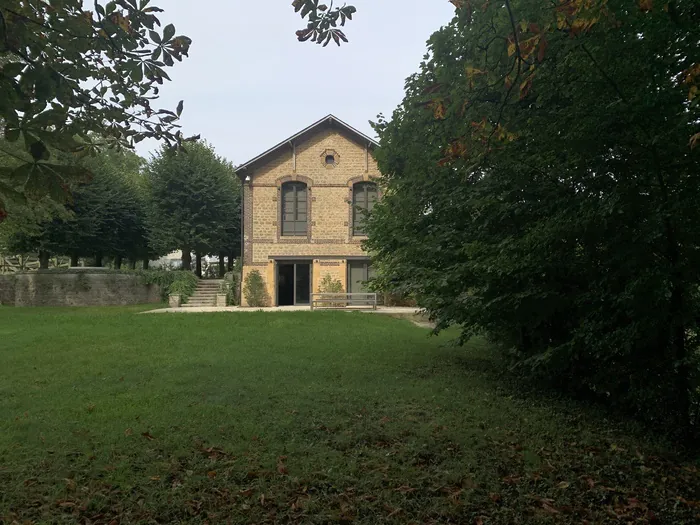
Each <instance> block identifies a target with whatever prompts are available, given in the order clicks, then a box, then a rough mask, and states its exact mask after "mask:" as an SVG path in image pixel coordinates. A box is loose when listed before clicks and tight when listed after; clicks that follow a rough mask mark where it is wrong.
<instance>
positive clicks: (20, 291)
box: [0, 270, 161, 306]
mask: <svg viewBox="0 0 700 525" xmlns="http://www.w3.org/2000/svg"><path fill="white" fill-rule="evenodd" d="M160 302H161V296H160V288H159V287H158V286H156V285H152V284H151V285H148V284H144V283H143V280H142V278H141V277H139V276H137V275H127V274H120V273H107V272H99V271H97V272H95V273H93V272H88V271H82V272H75V273H58V272H52V271H51V270H48V271H44V272H32V273H15V274H10V275H0V304H1V305H5V306H125V305H132V304H150V303H160Z"/></svg>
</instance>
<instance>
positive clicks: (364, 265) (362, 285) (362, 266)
mask: <svg viewBox="0 0 700 525" xmlns="http://www.w3.org/2000/svg"><path fill="white" fill-rule="evenodd" d="M374 275H375V274H374V269H373V268H372V263H371V262H370V261H368V260H366V261H348V292H350V293H366V292H367V291H368V290H367V281H369V280H370V279H371V278H372V277H374Z"/></svg>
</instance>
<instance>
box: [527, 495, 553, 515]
mask: <svg viewBox="0 0 700 525" xmlns="http://www.w3.org/2000/svg"><path fill="white" fill-rule="evenodd" d="M531 497H532V499H534V500H535V501H537V503H539V504H540V507H541V508H542V510H544V511H545V512H547V513H549V514H560V511H559V510H558V509H557V508H555V507H554V500H553V499H549V498H541V497H539V496H531Z"/></svg>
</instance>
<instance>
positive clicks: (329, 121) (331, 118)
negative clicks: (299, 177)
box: [236, 115, 379, 178]
mask: <svg viewBox="0 0 700 525" xmlns="http://www.w3.org/2000/svg"><path fill="white" fill-rule="evenodd" d="M328 125H330V126H333V125H337V126H338V127H339V128H340V129H343V130H345V131H346V132H347V133H348V134H350V135H352V136H353V137H354V138H355V139H356V140H358V141H359V142H362V143H364V144H367V145H368V146H371V147H376V146H379V143H378V142H377V141H376V140H374V139H372V138H370V137H368V136H367V135H365V134H364V133H362V132H361V131H358V130H356V129H355V128H353V127H352V126H351V125H350V124H347V123H345V122H343V121H342V120H340V119H339V118H338V117H336V116H335V115H326V116H325V117H323V118H322V119H320V120H318V121H316V122H314V123H313V124H311V125H310V126H309V127H307V128H304V129H302V130H301V131H300V132H298V133H296V134H294V135H292V136H291V137H289V138H287V139H285V140H283V141H282V142H280V143H279V144H277V145H276V146H273V147H271V148H270V149H269V150H267V151H265V152H263V153H261V154H260V155H258V156H257V157H255V158H252V159H250V160H249V161H248V162H244V163H243V164H241V165H240V166H238V167H237V168H236V172H237V173H238V175H239V177H241V178H243V177H244V176H245V173H244V172H245V171H246V170H248V169H249V168H251V167H253V166H255V165H256V164H258V163H260V162H261V161H264V160H265V159H267V158H268V157H270V156H271V155H274V154H275V153H277V152H278V151H279V150H281V149H282V148H286V147H288V146H289V144H290V143H294V142H295V141H296V140H298V139H300V138H302V137H303V136H305V135H308V134H311V133H313V132H314V131H316V130H318V129H320V128H322V127H323V126H328Z"/></svg>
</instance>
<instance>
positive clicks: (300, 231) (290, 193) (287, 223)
mask: <svg viewBox="0 0 700 525" xmlns="http://www.w3.org/2000/svg"><path fill="white" fill-rule="evenodd" d="M307 213H308V190H307V187H306V184H304V183H303V182H285V183H284V184H282V235H299V236H304V235H306V233H307V228H308V220H307V218H308V217H307Z"/></svg>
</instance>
